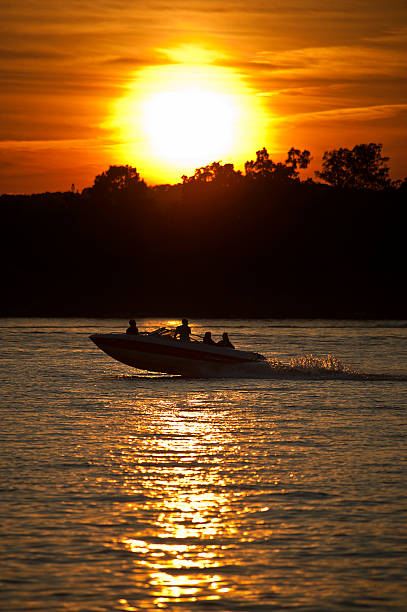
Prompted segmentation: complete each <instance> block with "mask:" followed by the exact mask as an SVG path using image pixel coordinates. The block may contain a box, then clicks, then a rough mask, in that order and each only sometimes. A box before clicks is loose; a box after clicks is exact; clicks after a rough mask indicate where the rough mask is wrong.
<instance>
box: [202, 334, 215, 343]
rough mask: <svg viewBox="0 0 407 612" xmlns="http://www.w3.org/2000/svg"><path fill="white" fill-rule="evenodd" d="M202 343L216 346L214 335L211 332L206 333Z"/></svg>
mask: <svg viewBox="0 0 407 612" xmlns="http://www.w3.org/2000/svg"><path fill="white" fill-rule="evenodd" d="M202 342H203V343H204V344H216V342H214V341H213V340H212V333H211V332H210V331H207V332H205V335H204V337H203V340H202Z"/></svg>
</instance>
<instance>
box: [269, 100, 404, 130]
mask: <svg viewBox="0 0 407 612" xmlns="http://www.w3.org/2000/svg"><path fill="white" fill-rule="evenodd" d="M406 111H407V104H382V105H376V106H362V107H348V108H334V109H329V110H324V111H316V112H308V113H297V114H293V115H287V116H285V117H279V118H277V119H276V123H295V124H297V125H298V124H303V123H304V122H310V121H311V122H321V121H329V122H331V121H343V120H349V119H350V120H352V121H363V122H365V121H375V120H377V119H387V118H391V117H395V116H397V115H399V114H401V113H404V112H406Z"/></svg>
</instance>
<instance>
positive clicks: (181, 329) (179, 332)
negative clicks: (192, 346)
mask: <svg viewBox="0 0 407 612" xmlns="http://www.w3.org/2000/svg"><path fill="white" fill-rule="evenodd" d="M190 334H191V328H190V327H189V326H188V319H182V325H178V327H177V328H176V330H175V332H174V340H176V339H177V336H179V339H180V340H181V342H189V336H190Z"/></svg>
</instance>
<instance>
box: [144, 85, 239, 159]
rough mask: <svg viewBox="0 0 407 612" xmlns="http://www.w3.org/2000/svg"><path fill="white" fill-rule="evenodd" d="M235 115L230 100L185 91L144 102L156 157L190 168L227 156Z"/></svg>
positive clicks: (234, 104) (147, 127)
mask: <svg viewBox="0 0 407 612" xmlns="http://www.w3.org/2000/svg"><path fill="white" fill-rule="evenodd" d="M238 114H239V112H238V108H237V105H236V103H235V102H234V100H233V99H232V98H231V97H230V96H227V95H224V94H219V93H216V92H212V91H205V90H202V89H188V88H185V89H180V90H178V91H166V92H160V93H157V94H155V95H153V96H152V97H151V98H150V99H149V100H147V102H146V104H145V115H144V127H145V130H146V133H147V135H148V137H149V142H150V145H151V146H152V148H153V149H154V151H155V152H156V154H157V156H158V157H160V158H162V159H165V160H167V161H168V162H169V163H174V162H175V163H180V164H184V165H186V166H189V165H190V164H191V163H196V164H200V163H203V162H204V161H205V160H207V159H210V158H211V157H212V158H213V159H215V158H217V157H219V156H222V155H225V153H226V154H227V153H229V152H230V150H231V149H232V148H233V145H234V144H235V142H234V141H235V135H236V131H237V128H236V119H237V117H238Z"/></svg>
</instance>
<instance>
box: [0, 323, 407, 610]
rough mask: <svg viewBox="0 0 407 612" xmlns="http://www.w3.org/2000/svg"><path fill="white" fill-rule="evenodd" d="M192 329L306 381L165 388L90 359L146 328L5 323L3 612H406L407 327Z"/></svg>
mask: <svg viewBox="0 0 407 612" xmlns="http://www.w3.org/2000/svg"><path fill="white" fill-rule="evenodd" d="M169 323H171V322H170V321H168V320H166V319H161V320H158V319H156V320H149V321H146V320H145V321H141V320H139V321H138V325H139V327H140V328H145V329H153V328H156V327H160V326H163V325H168V324H169ZM190 323H191V324H192V326H193V331H194V332H195V333H198V334H202V333H203V331H205V330H207V329H209V330H212V332H213V334H214V335H215V337H220V335H221V332H222V331H228V332H229V336H230V338H231V340H232V342H233V343H234V344H235V345H236V346H237V347H238V348H244V349H248V350H255V351H257V352H260V353H263V354H265V355H266V356H267V357H269V358H270V359H271V360H272V362H273V360H274V362H275V360H280V361H283V362H286V363H288V362H289V361H290V360H293V361H292V364H294V365H292V366H290V367H292V369H293V372H294V371H295V372H296V373H297V374H298V371H299V370H301V367H302V368H303V370H302V372H303V375H302V376H294V375H293V376H291V375H290V372H289V371H287V372H285V374H284V375H283V374H282V375H280V376H278V375H276V376H273V377H270V378H256V379H252V378H224V379H207V380H205V379H196V380H194V379H182V378H180V377H176V376H160V375H153V374H151V373H150V374H148V373H142V372H137V371H135V370H132V369H130V368H128V367H126V366H124V365H121V364H119V363H117V362H115V361H113V360H112V359H110V358H109V357H108V356H107V355H105V354H104V353H102V352H101V351H99V350H98V349H97V348H96V347H95V346H94V345H93V344H92V343H91V342H90V341H89V340H88V336H89V334H91V333H94V332H98V331H103V332H108V331H120V330H121V329H125V328H126V326H127V321H123V320H120V321H119V320H79V319H77V320H74V319H16V320H11V319H2V320H0V342H1V353H2V359H1V362H0V375H1V381H2V383H1V384H2V387H1V400H0V402H1V408H0V416H1V423H2V426H1V447H0V454H1V464H0V468H1V501H0V504H1V510H0V517H1V530H2V533H1V540H0V542H1V549H2V550H1V561H0V564H1V567H0V580H1V586H2V588H1V593H0V607H1V609H4V610H6V611H10V612H11V611H15V610H24V611H25V610H44V611H45V610H47V611H49V610H58V611H59V610H60V611H75V612H76V611H95V612H96V611H118V612H119V611H120V612H124V611H148V612H150V611H152V610H171V611H173V612H178V611H206V610H208V611H211V610H214V611H221V612H229V611H234V610H241V611H265V610H301V611H302V610H304V611H309V612H315V611H317V612H318V611H321V612H330V611H347V610H355V611H356V610H358V611H360V610H368V611H372V610H376V611H380V612H381V611H387V610H388V611H392V612H393V611H395V610H396V611H403V612H404V611H405V610H406V609H407V567H406V552H407V521H406V518H407V517H406V514H407V512H406V509H407V504H406V485H407V479H406V475H407V462H406V452H405V451H406V420H407V419H406V408H407V324H406V322H400V321H390V322H389V321H387V322H384V321H369V322H357V321H334V322H333V321H273V320H266V321H265V320H262V321H260V320H236V321H220V320H217V321H190ZM328 354H331V355H334V360H332V358H331V359H330V360H329V359H328V360H327V359H326V356H327V355H328ZM303 355H313V356H314V357H318V358H320V361H317V360H314V361H313V360H312V359H311V358H308V359H307V360H305V367H304V366H301V364H302V363H303V361H301V359H299V357H301V356H303ZM336 360H340V362H342V364H344V366H345V369H346V368H348V369H350V370H352V371H356V374H353V375H352V376H350V377H349V378H348V379H345V380H344V379H343V378H342V377H341V376H340V375H339V374H338V376H337V375H336V374H335V373H334V374H332V376H330V378H329V379H326V377H324V376H323V373H324V372H323V370H324V368H328V369H329V367H330V366H329V363H331V364H332V363H334V364H337V361H336ZM324 362H326V364H328V365H324ZM310 364H311V365H310ZM318 364H319V365H318ZM314 366H315V367H314ZM335 367H338V366H337V365H335ZM339 367H340V366H339ZM358 372H360V373H361V374H358ZM366 373H367V374H372V373H375V374H376V375H378V376H376V377H369V376H364V375H365V374H366ZM320 374H321V376H320Z"/></svg>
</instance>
